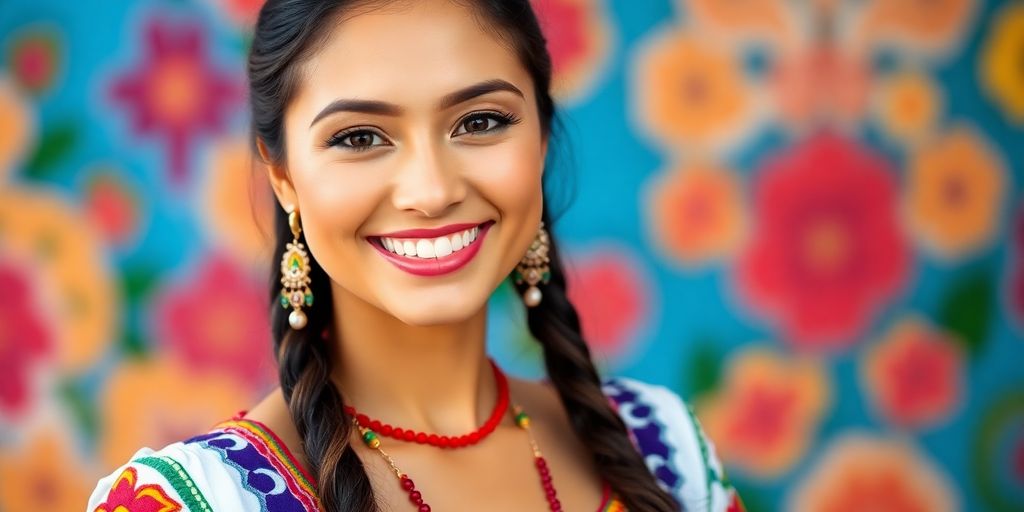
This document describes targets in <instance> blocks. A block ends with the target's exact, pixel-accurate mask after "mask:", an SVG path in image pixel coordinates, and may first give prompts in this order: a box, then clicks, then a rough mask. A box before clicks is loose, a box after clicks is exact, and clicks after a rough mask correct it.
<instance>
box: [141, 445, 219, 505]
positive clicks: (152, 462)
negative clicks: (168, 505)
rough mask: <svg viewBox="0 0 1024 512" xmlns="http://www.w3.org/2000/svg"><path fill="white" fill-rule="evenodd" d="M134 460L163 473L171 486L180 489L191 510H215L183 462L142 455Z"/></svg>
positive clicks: (179, 494)
mask: <svg viewBox="0 0 1024 512" xmlns="http://www.w3.org/2000/svg"><path fill="white" fill-rule="evenodd" d="M133 462H137V463H139V464H145V465H147V466H149V467H151V468H153V469H155V470H157V471H158V472H159V473H160V474H161V475H163V477H164V478H166V479H167V481H168V482H170V483H171V487H174V490H175V491H178V496H181V498H182V501H184V502H185V505H186V506H188V508H189V510H193V511H195V512H209V511H211V510H213V508H212V507H210V503H209V502H207V501H206V497H205V496H203V493H202V492H201V491H200V490H199V486H197V485H196V483H195V481H194V480H192V476H191V475H189V474H188V472H187V471H185V468H183V467H181V464H178V461H176V460H174V459H172V458H170V457H141V458H139V459H136V460H134V461H133Z"/></svg>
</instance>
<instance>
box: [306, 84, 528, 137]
mask: <svg viewBox="0 0 1024 512" xmlns="http://www.w3.org/2000/svg"><path fill="white" fill-rule="evenodd" d="M498 91H507V92H511V93H513V94H515V95H517V96H519V97H520V98H523V99H525V98H526V96H525V95H524V94H523V91H520V90H519V88H518V87H516V86H514V85H512V84H511V83H509V82H507V81H505V80H502V79H500V78H495V79H492V80H485V81H483V82H480V83H476V84H473V85H470V86H468V87H463V88H462V89H459V90H457V91H455V92H452V93H449V94H446V95H445V96H444V97H443V98H441V101H439V102H438V103H437V109H438V110H446V109H449V108H451V107H454V106H455V105H458V104H459V103H463V102H466V101H469V100H471V99H473V98H476V97H478V96H483V95H485V94H490V93H492V92H498ZM403 111H404V109H402V107H400V106H398V105H395V104H394V103H387V102H384V101H377V100H355V99H339V100H334V101H332V102H331V103H330V105H327V106H326V107H324V109H323V110H321V111H320V113H318V114H317V115H316V117H314V118H313V122H311V123H309V126H310V127H311V128H312V127H313V125H315V124H316V123H317V122H318V121H320V120H321V119H323V118H325V117H327V116H329V115H331V114H335V113H338V112H359V113H363V114H375V115H381V116H398V115H401V114H402V112H403Z"/></svg>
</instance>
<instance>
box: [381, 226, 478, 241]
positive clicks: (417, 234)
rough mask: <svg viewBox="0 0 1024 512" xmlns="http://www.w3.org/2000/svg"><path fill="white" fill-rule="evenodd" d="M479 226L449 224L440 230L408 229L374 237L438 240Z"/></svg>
mask: <svg viewBox="0 0 1024 512" xmlns="http://www.w3.org/2000/svg"><path fill="white" fill-rule="evenodd" d="M479 225H480V223H478V222H464V223H462V224H449V225H447V226H441V227H439V228H421V229H406V230H404V231H395V232H392V233H381V234H379V235H374V236H375V237H382V238H437V237H440V236H446V235H450V234H452V233H458V232H459V231H465V230H467V229H469V228H475V227H477V226H479Z"/></svg>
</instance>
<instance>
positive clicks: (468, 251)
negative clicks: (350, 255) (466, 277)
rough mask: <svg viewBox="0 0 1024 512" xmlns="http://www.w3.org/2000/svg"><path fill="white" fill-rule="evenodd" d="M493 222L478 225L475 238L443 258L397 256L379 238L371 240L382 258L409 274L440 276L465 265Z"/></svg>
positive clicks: (476, 250)
mask: <svg viewBox="0 0 1024 512" xmlns="http://www.w3.org/2000/svg"><path fill="white" fill-rule="evenodd" d="M492 224H494V223H493V222H486V223H484V224H483V225H481V226H480V232H479V233H477V235H476V240H474V241H473V243H471V244H469V246H468V247H465V248H463V249H461V250H459V251H456V252H453V253H451V254H449V255H448V256H445V257H443V258H407V257H405V256H399V255H397V254H395V253H393V252H391V251H389V250H387V249H385V248H384V247H382V246H381V245H380V242H379V239H378V240H375V241H371V242H370V245H372V246H373V247H374V248H375V249H377V252H379V253H381V254H382V255H383V256H384V259H386V260H388V261H389V262H391V264H392V265H394V266H396V267H398V268H399V269H401V270H404V271H406V272H408V273H410V274H413V275H417V276H441V275H444V274H450V273H452V272H455V271H456V270H458V269H460V268H462V267H464V266H466V264H468V263H469V262H470V261H471V260H472V259H473V257H474V256H476V253H477V252H479V251H480V246H481V245H483V243H484V237H485V236H487V231H489V230H490V229H491V225H492Z"/></svg>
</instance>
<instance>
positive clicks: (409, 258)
mask: <svg viewBox="0 0 1024 512" xmlns="http://www.w3.org/2000/svg"><path fill="white" fill-rule="evenodd" d="M492 225H494V221H487V222H484V223H482V224H478V225H475V226H474V225H456V226H452V227H454V228H456V229H457V230H455V231H449V232H448V233H446V234H444V235H442V236H429V235H432V234H434V233H437V232H438V230H412V231H405V232H400V233H395V235H398V236H370V237H367V241H368V242H369V243H370V245H372V246H373V247H374V248H375V249H377V252H379V253H380V254H381V255H382V256H384V259H386V260H388V262H390V263H391V264H392V265H394V266H396V267H398V268H399V269H400V270H404V271H405V272H408V273H410V274H413V275H417V276H439V275H443V274H448V273H451V272H454V271H456V270H458V269H460V268H462V267H463V266H465V265H466V264H468V263H469V262H470V261H472V260H473V258H474V257H475V256H476V254H477V253H478V252H479V251H480V246H481V245H482V244H483V242H484V238H485V237H486V236H487V232H488V231H489V230H490V227H491V226H492ZM460 228H461V229H460ZM442 232H443V231H442Z"/></svg>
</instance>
